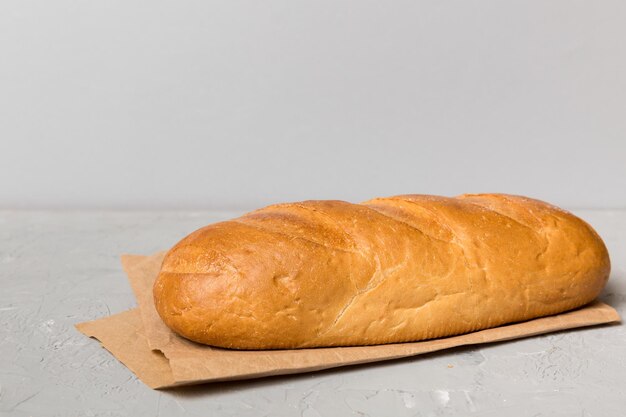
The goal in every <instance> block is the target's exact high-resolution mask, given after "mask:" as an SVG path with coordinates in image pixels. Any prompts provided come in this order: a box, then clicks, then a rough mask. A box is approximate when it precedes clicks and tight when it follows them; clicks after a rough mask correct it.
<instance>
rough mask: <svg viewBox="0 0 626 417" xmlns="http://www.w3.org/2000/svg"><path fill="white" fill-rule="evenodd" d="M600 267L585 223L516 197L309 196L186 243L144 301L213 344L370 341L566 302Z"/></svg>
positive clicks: (594, 238) (598, 277) (526, 314)
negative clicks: (356, 200) (360, 199)
mask: <svg viewBox="0 0 626 417" xmlns="http://www.w3.org/2000/svg"><path fill="white" fill-rule="evenodd" d="M609 270H610V262H609V255H608V253H607V250H606V247H605V245H604V243H603V242H602V240H601V239H600V237H599V236H598V234H597V233H596V232H595V231H594V230H593V229H592V228H591V226H589V225H588V224H587V223H585V222H584V221H583V220H581V219H579V218H578V217H576V216H574V215H572V214H570V213H568V212H566V211H564V210H561V209H559V208H557V207H554V206H552V205H549V204H547V203H544V202H541V201H538V200H533V199H530V198H526V197H521V196H512V195H505V194H466V195H462V196H459V197H456V198H446V197H436V196H427V195H401V196H395V197H389V198H376V199H373V200H369V201H366V202H364V203H362V204H351V203H347V202H343V201H305V202H300V203H288V204H277V205H272V206H269V207H266V208H262V209H260V210H256V211H253V212H251V213H248V214H246V215H244V216H242V217H239V218H237V219H233V220H230V221H225V222H220V223H215V224H212V225H209V226H207V227H204V228H202V229H199V230H197V231H195V232H194V233H192V234H190V235H189V236H187V237H185V238H184V239H183V240H182V241H180V242H179V243H178V244H176V245H175V246H174V247H173V248H172V249H171V250H170V251H169V252H168V253H167V255H166V256H165V258H164V260H163V264H162V267H161V271H160V274H159V276H158V278H157V279H156V281H155V284H154V301H155V305H156V309H157V311H158V313H159V315H160V316H161V318H162V319H163V321H164V322H165V324H167V326H169V327H170V328H171V329H172V330H173V331H175V332H176V333H178V334H179V335H181V336H183V337H185V338H188V339H191V340H194V341H196V342H200V343H204V344H208V345H212V346H219V347H226V348H235V349H280V348H304V347H317V346H352V345H372V344H383V343H398V342H407V341H417V340H423V339H430V338H437V337H443V336H451V335H455V334H460V333H467V332H471V331H475V330H479V329H485V328H489V327H495V326H499V325H503V324H506V323H512V322H517V321H523V320H529V319H532V318H536V317H540V316H546V315H550V314H556V313H560V312H563V311H566V310H570V309H574V308H576V307H579V306H582V305H584V304H586V303H588V302H590V301H592V300H593V299H594V298H596V296H598V294H599V293H600V291H601V290H602V288H603V287H604V285H605V283H606V281H607V279H608V276H609Z"/></svg>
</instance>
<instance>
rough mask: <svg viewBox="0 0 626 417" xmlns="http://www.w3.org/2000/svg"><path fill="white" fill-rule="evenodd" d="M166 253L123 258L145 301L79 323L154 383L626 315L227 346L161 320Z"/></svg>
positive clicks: (597, 306) (510, 335)
mask: <svg viewBox="0 0 626 417" xmlns="http://www.w3.org/2000/svg"><path fill="white" fill-rule="evenodd" d="M163 256H164V252H160V253H157V254H155V255H152V256H140V255H124V256H122V265H123V267H124V270H125V271H126V273H127V274H128V278H129V280H130V284H131V286H132V288H133V292H134V293H135V297H136V298H137V303H138V305H139V307H138V308H137V309H133V310H129V311H126V312H123V313H120V314H115V315H112V316H109V317H105V318H103V319H99V320H95V321H91V322H85V323H80V324H78V325H77V326H76V327H77V329H78V330H79V331H81V332H82V333H84V334H85V335H87V336H90V337H95V338H96V339H98V340H99V341H100V342H101V343H102V345H103V346H104V347H105V348H106V349H107V350H109V351H110V352H111V353H112V354H113V355H114V356H115V357H116V358H117V359H119V360H120V361H121V362H122V363H124V364H125V365H126V366H127V367H128V368H129V369H130V370H131V371H133V372H134V373H135V374H136V375H137V377H138V378H139V379H141V380H142V381H143V382H144V383H146V384H147V385H148V386H150V387H152V388H166V387H172V386H177V385H190V384H200V383H205V382H212V381H226V380H236V379H249V378H259V377H263V376H269V375H284V374H293V373H302V372H311V371H317V370H321V369H328V368H334V367H339V366H346V365H355V364H361V363H367V362H376V361H382V360H389V359H397V358H402V357H407V356H414V355H420V354H423V353H429V352H434V351H437V350H442V349H448V348H452V347H456V346H463V345H472V344H479V343H489V342H498V341H503V340H510V339H518V338H522V337H528V336H534V335H538V334H542V333H549V332H555V331H558V330H564V329H571V328H576V327H585V326H592V325H597V324H603V323H611V322H618V321H620V317H619V314H618V313H617V311H615V309H613V308H612V307H611V306H609V305H607V304H604V303H601V302H599V301H595V302H593V303H591V304H589V305H587V306H585V307H583V308H580V309H578V310H574V311H570V312H566V313H562V314H558V315H555V316H549V317H543V318H539V319H535V320H530V321H526V322H522V323H515V324H510V325H507V326H500V327H496V328H493V329H487V330H482V331H478V332H473V333H468V334H464V335H460V336H453V337H447V338H442V339H434V340H427V341H422V342H413V343H398V344H389V345H377V346H356V347H333V348H316V349H294V350H265V351H259V350H257V351H237V350H229V349H221V348H214V347H210V346H205V345H200V344H197V343H194V342H191V341H188V340H186V339H184V338H182V337H180V336H178V335H176V334H175V333H173V332H172V331H171V330H170V329H169V328H168V327H167V326H165V324H164V323H163V322H162V321H161V319H160V317H159V316H158V314H157V312H156V310H155V308H154V302H153V299H152V283H153V282H154V279H155V278H156V276H157V274H158V271H159V268H160V266H161V261H162V259H163Z"/></svg>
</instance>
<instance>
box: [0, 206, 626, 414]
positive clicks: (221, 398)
mask: <svg viewBox="0 0 626 417" xmlns="http://www.w3.org/2000/svg"><path fill="white" fill-rule="evenodd" d="M575 213H576V214H578V215H580V216H582V217H583V218H584V219H586V220H587V221H589V222H590V223H591V224H592V225H593V226H594V227H595V228H596V229H597V230H598V232H599V233H600V234H601V235H602V236H603V238H604V239H605V241H606V243H607V245H608V247H609V251H610V253H611V257H612V263H613V271H612V274H611V279H610V281H609V284H608V286H607V288H606V290H605V292H604V294H603V296H602V298H603V300H605V301H606V302H608V303H610V304H611V305H613V306H615V307H616V308H617V309H618V310H619V311H620V313H621V314H622V316H623V315H624V313H625V305H626V269H625V268H626V211H585V210H575ZM236 214H238V213H208V212H204V213H201V212H79V211H75V212H58V211H57V212H53V211H51V212H18V211H5V212H0V284H1V286H0V288H2V290H1V292H0V415H2V416H4V415H12V416H13V415H15V416H40V415H41V416H44V415H45V416H94V415H105V416H109V415H111V416H143V415H149V416H209V415H225V416H266V415H267V416H287V415H297V416H303V417H314V416H335V415H337V416H394V417H401V416H440V415H480V416H504V415H506V416H585V417H589V416H624V415H625V413H626V332H625V331H624V326H622V325H609V326H602V327H596V328H589V329H581V330H575V331H565V332H560V333H557V334H552V335H546V336H539V337H532V338H528V339H523V340H517V341H511V342H505V343H498V344H492V345H482V346H476V347H469V348H459V349H453V350H450V351H445V352H441V353H436V354H430V355H426V356H420V357H416V358H411V359H405V360H398V361H392V362H383V363H378V364H372V365H364V366H358V367H349V368H343V369H338V370H331V371H324V372H318V373H312V374H303V375H297V376H289V377H273V378H267V379H261V380H255V381H245V382H232V383H219V384H213V385H205V386H200V387H191V388H186V389H178V390H176V391H153V390H151V389H149V388H147V387H146V386H144V385H143V384H142V383H141V382H139V381H138V380H137V379H136V378H135V377H134V376H133V374H132V373H131V372H130V371H128V370H127V369H126V368H125V367H124V366H123V365H121V364H120V363H119V362H117V360H115V359H114V358H113V357H112V356H111V355H110V354H109V353H108V352H107V351H105V350H104V349H102V348H101V347H100V345H99V344H98V342H97V341H95V340H91V339H88V338H86V337H84V336H82V335H81V334H79V333H78V332H77V331H76V330H75V329H74V327H73V325H74V324H75V323H77V322H80V321H85V320H90V319H96V318H99V317H102V316H105V315H108V314H109V313H114V312H120V311H122V310H125V309H128V308H130V307H133V306H134V304H135V303H134V298H133V296H132V293H131V289H130V287H129V285H128V284H127V282H126V278H125V275H124V273H123V272H122V270H121V267H120V263H119V255H120V254H121V253H138V254H149V253H152V252H154V251H157V250H161V249H165V248H167V247H168V246H170V245H171V244H173V243H175V242H176V241H177V240H178V239H180V238H182V237H183V236H184V235H186V234H187V233H189V232H191V231H192V230H194V229H195V228H197V227H199V226H202V225H205V224H207V223H211V222H214V221H218V220H222V219H226V218H229V217H232V216H234V215H236Z"/></svg>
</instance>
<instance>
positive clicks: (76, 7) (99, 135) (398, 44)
mask: <svg viewBox="0 0 626 417" xmlns="http://www.w3.org/2000/svg"><path fill="white" fill-rule="evenodd" d="M625 179H626V2H623V1H570V0H567V1H565V0H559V1H527V0H524V1H496V0H494V1H472V2H468V1H448V2H442V1H434V0H433V1H390V2H385V1H364V0H349V1H340V0H339V1H338V0H333V1H308V2H303V1H294V0H284V1H275V0H269V1H237V0H228V1H220V2H216V1H207V0H203V1H155V0H153V1H145V2H140V1H128V0H124V1H110V0H107V1H84V0H76V1H71V0H57V1H49V0H46V1H35V2H33V1H27V0H16V1H14V0H2V1H0V190H1V191H0V207H4V208H20V207H39V208H41V207H59V208H63V207H88V208H91V207H116V208H156V207H163V208H187V207H190V208H191V207H193V208H200V207H202V208H251V207H255V206H260V205H264V204H269V203H272V202H278V201H287V200H300V199H307V198H339V199H346V200H350V201H360V200H363V199H367V198H370V197H374V196H382V195H391V194H397V193H432V194H442V195H454V194H458V193H463V192H481V191H483V192H489V191H499V192H510V193H519V194H527V195H530V196H534V197H538V198H542V199H545V200H548V201H551V202H554V203H556V204H560V205H564V206H567V207H623V206H626V187H625V182H626V181H625Z"/></svg>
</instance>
